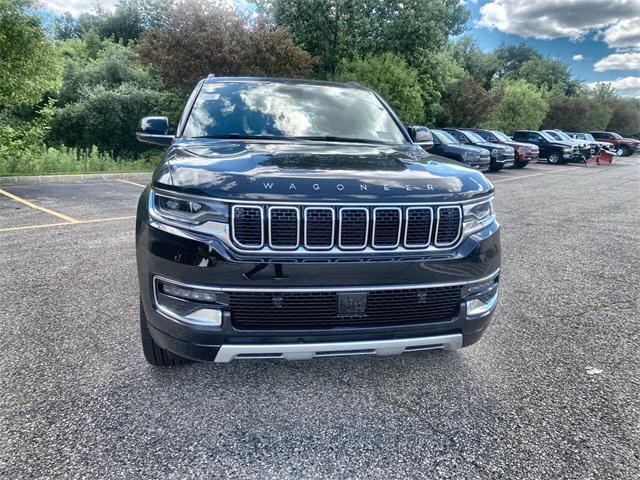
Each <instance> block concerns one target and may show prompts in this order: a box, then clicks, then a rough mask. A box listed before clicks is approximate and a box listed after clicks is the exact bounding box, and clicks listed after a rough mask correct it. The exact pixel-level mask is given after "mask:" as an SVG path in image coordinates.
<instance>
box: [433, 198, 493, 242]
mask: <svg viewBox="0 0 640 480" xmlns="http://www.w3.org/2000/svg"><path fill="white" fill-rule="evenodd" d="M478 203H481V202H478ZM445 208H457V209H458V211H459V212H460V222H459V223H458V235H457V236H456V239H455V240H454V241H453V242H448V243H442V242H438V229H439V226H440V210H441V209H445ZM462 213H463V212H462V207H459V206H458V205H449V206H446V207H438V211H437V214H436V235H435V237H434V238H433V244H434V245H435V246H436V247H451V246H453V245H457V244H458V243H459V241H460V240H461V239H462V224H463V223H464V218H463V217H462Z"/></svg>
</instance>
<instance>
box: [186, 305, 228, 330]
mask: <svg viewBox="0 0 640 480" xmlns="http://www.w3.org/2000/svg"><path fill="white" fill-rule="evenodd" d="M184 320H185V321H188V322H189V323H192V324H194V325H202V326H207V327H219V326H220V325H222V310H218V309H212V308H201V309H199V310H196V311H195V312H192V313H190V314H189V315H187V316H185V317H184Z"/></svg>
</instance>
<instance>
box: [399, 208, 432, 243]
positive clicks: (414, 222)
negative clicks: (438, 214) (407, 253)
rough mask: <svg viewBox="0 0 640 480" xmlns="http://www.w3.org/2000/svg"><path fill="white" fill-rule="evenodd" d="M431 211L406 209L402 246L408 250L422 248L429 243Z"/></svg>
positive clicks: (427, 209)
mask: <svg viewBox="0 0 640 480" xmlns="http://www.w3.org/2000/svg"><path fill="white" fill-rule="evenodd" d="M432 224H433V210H432V209H431V208H430V207H409V208H407V218H406V226H405V232H404V244H405V245H406V246H407V247H410V248H420V247H422V248H424V247H427V246H428V245H429V243H431V228H432Z"/></svg>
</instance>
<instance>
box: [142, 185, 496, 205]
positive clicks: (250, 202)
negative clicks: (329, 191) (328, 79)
mask: <svg viewBox="0 0 640 480" xmlns="http://www.w3.org/2000/svg"><path fill="white" fill-rule="evenodd" d="M153 189H154V190H156V191H157V192H158V193H163V194H164V193H166V194H171V195H183V196H185V197H188V198H194V199H197V198H201V199H203V200H209V201H212V202H222V203H230V204H238V205H240V204H242V205H251V206H256V205H293V206H296V205H297V206H300V205H309V206H315V205H318V206H322V207H335V206H340V207H379V206H380V207H386V206H390V207H397V206H399V205H400V206H407V207H409V206H426V205H452V204H454V205H466V204H467V203H477V202H482V201H483V200H486V199H488V198H493V197H494V194H493V193H489V194H487V195H484V196H480V197H477V198H473V199H470V200H449V201H446V202H429V201H422V202H392V203H388V202H353V203H348V202H347V203H344V202H302V201H301V202H281V201H277V200H274V201H270V200H236V199H230V198H218V197H207V196H206V195H186V194H177V193H176V192H174V191H172V190H165V189H162V188H157V187H153Z"/></svg>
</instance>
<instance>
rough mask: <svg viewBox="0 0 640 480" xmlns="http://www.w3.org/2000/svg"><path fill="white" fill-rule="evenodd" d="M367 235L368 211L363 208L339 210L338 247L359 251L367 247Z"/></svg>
mask: <svg viewBox="0 0 640 480" xmlns="http://www.w3.org/2000/svg"><path fill="white" fill-rule="evenodd" d="M368 234H369V209H368V208H365V207H357V208H341V209H340V226H339V233H338V245H339V246H340V248H343V249H360V248H364V247H366V246H367V236H368Z"/></svg>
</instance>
